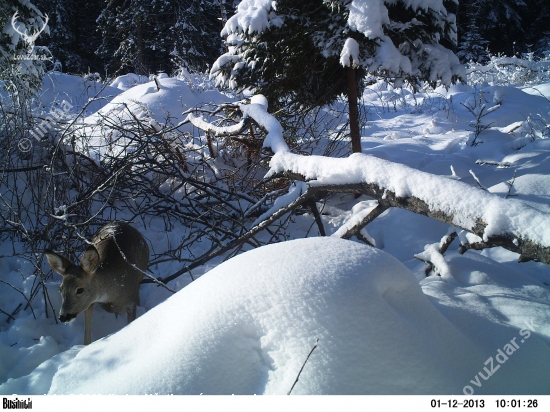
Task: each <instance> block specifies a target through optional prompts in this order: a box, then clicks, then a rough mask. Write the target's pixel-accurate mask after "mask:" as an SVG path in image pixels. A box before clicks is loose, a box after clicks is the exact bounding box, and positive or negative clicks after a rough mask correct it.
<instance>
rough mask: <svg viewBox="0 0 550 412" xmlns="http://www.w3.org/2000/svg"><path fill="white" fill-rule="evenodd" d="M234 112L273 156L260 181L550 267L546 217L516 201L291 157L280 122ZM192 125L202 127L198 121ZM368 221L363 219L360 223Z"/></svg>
mask: <svg viewBox="0 0 550 412" xmlns="http://www.w3.org/2000/svg"><path fill="white" fill-rule="evenodd" d="M240 110H241V111H242V113H243V118H244V119H252V120H253V121H254V122H255V123H256V124H257V125H258V126H259V127H260V128H262V129H264V130H265V132H266V133H267V138H266V139H265V141H264V148H270V149H271V150H272V151H273V153H274V155H273V157H272V159H271V161H270V164H269V166H270V170H269V172H268V173H267V175H266V178H269V177H273V176H277V175H281V176H283V175H284V176H287V177H289V178H291V179H294V180H298V181H301V182H305V185H300V191H301V193H300V195H299V198H300V199H303V201H307V200H310V199H312V198H314V197H316V196H318V195H319V194H320V193H326V192H350V193H362V194H365V195H367V196H370V197H373V198H374V199H377V200H378V202H379V205H378V208H380V209H381V210H385V209H387V208H390V207H398V208H402V209H406V210H409V211H411V212H414V213H419V214H422V215H425V216H429V217H431V218H434V219H437V220H439V221H442V222H445V223H447V224H449V225H452V226H455V227H457V228H460V229H463V230H465V231H468V232H471V233H474V234H475V235H477V236H479V237H481V238H482V239H483V245H484V246H485V247H493V246H502V247H504V248H506V249H508V250H511V251H513V252H516V253H519V254H520V258H519V260H520V261H528V260H536V261H541V262H544V263H546V264H550V216H549V215H548V214H545V213H542V212H540V211H539V210H536V209H534V208H533V207H531V206H529V205H528V204H526V203H524V202H522V201H520V200H517V199H503V198H501V197H499V196H498V195H495V194H491V193H488V192H486V191H483V190H481V189H480V188H478V187H473V186H470V185H468V184H466V183H463V182H459V181H456V180H453V179H450V178H447V177H445V176H438V175H433V174H430V173H426V172H422V171H419V170H416V169H413V168H410V167H408V166H405V165H402V164H398V163H393V162H390V161H387V160H383V159H379V158H376V157H374V156H370V155H365V154H360V153H355V154H352V155H351V156H349V157H348V158H339V159H337V158H328V157H324V156H302V155H297V154H293V153H291V152H290V150H289V148H288V146H287V145H286V143H285V141H284V139H283V136H282V127H281V125H280V123H279V122H278V121H277V120H276V119H275V118H274V117H273V116H271V115H270V114H269V113H267V111H266V110H265V108H264V107H263V106H261V105H258V104H250V105H245V104H243V105H241V106H240ZM190 121H191V122H193V119H190ZM193 124H194V125H195V126H197V127H199V128H203V127H205V126H204V122H203V121H201V122H200V123H199V122H197V123H196V124H195V123H194V122H193ZM220 132H222V131H220ZM293 190H295V189H293ZM297 197H298V196H294V198H297ZM295 203H296V202H295ZM286 206H288V205H285V207H286ZM273 209H275V208H273ZM275 212H277V211H276V210H272V213H275ZM267 217H268V216H265V218H267ZM369 221H371V219H370V218H367V219H364V224H367V223H368V222H369ZM360 229H361V225H355V226H354V229H353V230H354V231H359V230H360ZM348 235H349V234H348ZM352 235H353V234H352Z"/></svg>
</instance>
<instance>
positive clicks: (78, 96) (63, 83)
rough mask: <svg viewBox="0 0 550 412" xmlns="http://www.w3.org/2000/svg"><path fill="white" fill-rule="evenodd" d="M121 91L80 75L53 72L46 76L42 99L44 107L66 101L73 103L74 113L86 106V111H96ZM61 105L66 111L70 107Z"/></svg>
mask: <svg viewBox="0 0 550 412" xmlns="http://www.w3.org/2000/svg"><path fill="white" fill-rule="evenodd" d="M120 93H121V91H120V90H119V89H117V88H114V87H111V86H105V85H103V84H101V83H98V82H96V81H92V80H86V79H84V78H82V77H80V76H72V75H69V74H63V73H57V72H52V73H48V74H46V76H44V79H43V82H42V91H41V94H40V99H41V103H42V105H43V106H44V107H55V106H56V105H57V106H60V105H61V103H62V102H64V101H65V102H68V103H69V104H70V105H71V107H70V108H71V112H72V113H75V114H77V113H80V112H81V110H82V109H83V108H84V107H86V111H85V113H94V112H96V111H98V110H99V109H101V108H102V107H103V106H104V105H105V104H107V103H108V102H109V101H110V100H111V99H112V98H113V97H114V96H117V95H118V94H120ZM61 106H62V109H63V110H64V111H66V108H67V107H69V106H67V105H61ZM72 113H71V114H72ZM67 114H69V113H67Z"/></svg>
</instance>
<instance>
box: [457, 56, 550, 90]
mask: <svg viewBox="0 0 550 412" xmlns="http://www.w3.org/2000/svg"><path fill="white" fill-rule="evenodd" d="M526 57H527V56H526ZM466 68H467V73H468V84H476V83H481V82H486V83H491V84H495V85H501V86H530V85H534V84H540V83H544V82H546V81H548V80H550V59H549V58H548V57H545V58H541V59H536V58H535V57H534V56H533V55H532V54H530V58H529V59H525V58H523V59H522V58H518V57H505V56H504V57H502V56H492V57H491V60H490V61H489V62H488V63H487V64H484V65H483V64H477V63H469V64H467V65H466Z"/></svg>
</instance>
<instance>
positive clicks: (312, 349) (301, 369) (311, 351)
mask: <svg viewBox="0 0 550 412" xmlns="http://www.w3.org/2000/svg"><path fill="white" fill-rule="evenodd" d="M318 343H319V338H317V340H316V341H315V345H313V348H311V350H310V351H309V354H308V355H307V358H306V360H305V361H304V364H303V365H302V367H301V368H300V372H298V376H296V380H295V381H294V383H293V384H292V388H290V390H289V391H288V393H287V395H290V393H291V392H292V389H294V386H296V384H297V383H298V379H300V375H301V373H302V371H303V370H304V366H306V363H307V361H308V359H309V357H310V356H311V354H312V353H313V351H314V350H315V348H316V347H317V344H318Z"/></svg>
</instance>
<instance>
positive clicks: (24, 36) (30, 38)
mask: <svg viewBox="0 0 550 412" xmlns="http://www.w3.org/2000/svg"><path fill="white" fill-rule="evenodd" d="M18 14H19V12H18V11H17V12H15V14H14V15H13V17H12V18H11V25H12V27H13V29H14V30H15V31H16V33H18V34H19V35H21V38H22V39H23V40H24V41H25V43H27V52H28V53H29V54H30V53H32V51H33V49H34V42H35V41H36V39H37V38H38V36H40V33H42V32H43V31H44V30H45V29H46V26H47V25H48V21H49V19H50V18H49V17H48V15H47V14H46V15H45V17H46V19H45V21H44V25H43V26H42V28H41V29H40V30H38V31H36V32H34V33H33V34H32V35H30V34H29V33H28V30H27V29H25V32H22V31H21V30H19V29H18V28H17V24H16V21H17V17H18Z"/></svg>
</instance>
